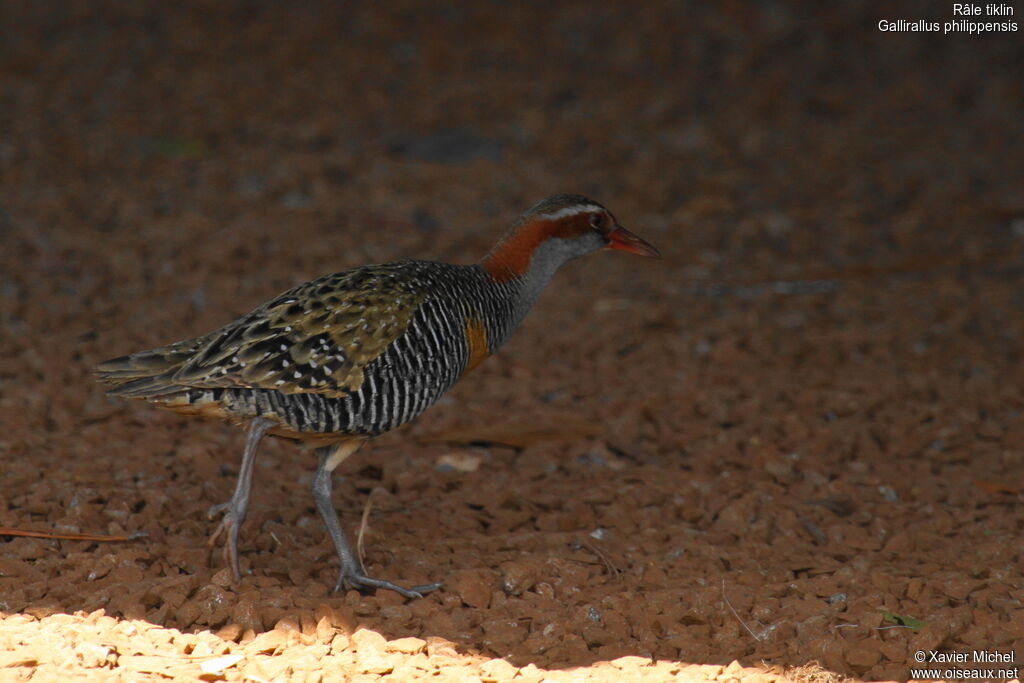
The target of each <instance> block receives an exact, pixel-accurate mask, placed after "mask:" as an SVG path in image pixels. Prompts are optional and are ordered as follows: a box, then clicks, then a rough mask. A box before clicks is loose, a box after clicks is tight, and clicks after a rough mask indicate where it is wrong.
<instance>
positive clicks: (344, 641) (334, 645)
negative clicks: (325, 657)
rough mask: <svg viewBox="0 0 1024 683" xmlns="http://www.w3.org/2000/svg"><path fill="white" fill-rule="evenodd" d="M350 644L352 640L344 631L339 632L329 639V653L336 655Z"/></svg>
mask: <svg viewBox="0 0 1024 683" xmlns="http://www.w3.org/2000/svg"><path fill="white" fill-rule="evenodd" d="M351 645H352V641H351V640H350V639H349V637H348V636H347V635H345V634H344V633H339V634H337V635H336V636H334V639H333V640H331V654H332V655H336V654H339V653H342V652H345V651H346V650H348V649H349V647H350V646H351Z"/></svg>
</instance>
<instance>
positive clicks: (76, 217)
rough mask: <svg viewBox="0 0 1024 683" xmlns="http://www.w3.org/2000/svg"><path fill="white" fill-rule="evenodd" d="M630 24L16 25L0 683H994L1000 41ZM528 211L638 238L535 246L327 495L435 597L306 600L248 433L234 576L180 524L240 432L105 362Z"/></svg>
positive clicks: (1011, 262) (1009, 60) (5, 248)
mask: <svg viewBox="0 0 1024 683" xmlns="http://www.w3.org/2000/svg"><path fill="white" fill-rule="evenodd" d="M637 5H638V3H629V2H607V3H600V4H599V5H595V4H594V3H584V2H564V3H558V4H557V5H556V6H554V7H550V6H548V5H547V4H542V3H508V4H497V3H490V2H478V3H464V4H446V5H445V6H444V7H443V8H440V7H432V6H429V5H425V4H422V3H413V2H388V3H380V4H375V5H372V6H357V7H350V6H347V5H344V4H341V3H327V2H324V3H313V2H309V3H303V4H302V5H301V8H286V7H285V6H284V5H283V4H273V3H259V2H245V3H243V2H234V1H231V2H228V1H218V2H212V1H210V2H206V1H195V2H186V3H161V2H155V1H151V2H150V1H146V2H142V1H140V2H133V3H115V2H109V3H104V2H81V3H64V2H57V1H56V0H53V1H49V2H5V3H3V4H2V5H0V10H2V13H3V14H2V16H3V24H4V26H5V28H6V30H5V32H4V33H5V35H4V37H3V40H2V41H0V70H2V71H0V73H2V75H3V78H2V81H0V124H2V130H3V132H4V135H3V136H2V137H0V245H2V249H0V464H2V467H0V483H2V485H0V525H2V526H3V527H7V528H4V529H0V539H2V541H0V542H2V546H0V678H2V679H4V680H22V679H24V680H56V679H61V680H68V679H73V678H81V679H88V680H115V681H120V680H126V681H127V680H133V681H134V680H166V679H167V678H172V679H185V680H194V679H196V678H203V679H205V680H220V679H226V680H229V681H242V680H251V681H276V680H300V681H301V680H310V681H316V680H321V679H322V680H343V679H345V680H365V681H372V680H378V679H380V678H384V679H387V680H418V679H421V678H422V679H426V678H429V679H431V680H467V681H470V680H484V681H506V680H511V679H512V678H513V677H515V679H516V680H517V681H540V680H542V679H546V680H551V681H577V680H598V681H600V680H608V681H622V680H637V681H657V680H684V681H690V680H693V681H710V680H721V681H726V680H751V681H765V682H767V681H774V680H795V681H806V682H822V683H824V682H831V681H840V680H843V679H845V678H847V677H849V678H853V679H859V680H868V679H870V680H878V679H891V680H905V679H907V678H908V677H909V676H910V675H911V671H910V669H911V667H912V666H914V657H915V654H916V653H917V652H925V653H928V652H932V651H936V652H939V651H941V652H953V653H962V652H968V653H969V652H971V651H972V650H981V651H986V652H1000V653H1007V652H1013V653H1014V654H1013V655H1012V659H1013V661H1012V662H1010V663H1007V664H1005V665H1004V666H1005V667H1007V668H1013V667H1019V666H1021V665H1022V663H1024V604H1022V600H1024V577H1022V573H1021V566H1022V559H1024V558H1022V556H1021V552H1022V546H1021V542H1020V537H1021V533H1022V530H1024V505H1022V503H1024V475H1022V474H1021V472H1022V468H1021V461H1022V454H1024V415H1022V412H1021V411H1022V410H1024V393H1022V387H1024V381H1022V380H1024V371H1022V365H1021V351H1022V341H1021V340H1022V338H1024V335H1022V332H1024V329H1022V328H1024V316H1022V310H1024V285H1022V283H1021V275H1022V273H1024V268H1022V265H1021V263H1022V261H1021V258H1022V256H1024V190H1022V188H1024V183H1022V181H1024V157H1022V155H1021V154H1020V150H1021V149H1022V143H1024V116H1022V109H1024V108H1022V104H1024V86H1022V83H1024V79H1022V78H1021V68H1020V64H1022V63H1024V49H1022V43H1021V41H1020V38H1019V35H1020V34H1019V33H1010V34H1003V35H1000V34H985V35H981V36H971V37H968V36H964V35H950V36H945V35H941V34H923V33H899V34H892V33H882V32H879V31H878V29H877V24H878V21H879V19H881V18H890V19H895V18H905V19H910V20H913V19H919V18H931V19H934V20H940V21H941V20H944V19H949V18H951V17H949V16H946V15H947V14H948V8H947V7H945V6H942V7H938V6H936V5H934V3H925V2H900V3H895V4H893V5H892V6H890V5H886V7H885V9H884V10H883V9H880V8H874V7H871V6H869V5H867V4H865V3H842V4H839V3H837V4H836V5H837V6H832V5H828V6H825V5H823V4H821V3H813V2H804V3H800V2H794V3H767V2H765V3H753V4H750V3H743V2H729V3H718V4H715V3H707V4H671V3H660V2H657V3H656V2H652V3H643V4H642V5H641V6H637ZM895 5H899V7H898V8H896V7H895ZM555 192H582V193H585V194H588V195H591V196H593V197H594V198H596V199H597V200H599V201H601V202H602V203H604V204H606V205H607V206H608V207H609V208H610V209H611V210H612V211H613V212H614V213H615V214H616V216H617V217H618V218H619V220H620V221H621V222H622V223H623V224H624V225H626V226H627V227H629V228H630V229H632V230H635V231H636V232H637V233H638V234H640V235H642V236H643V237H645V238H646V239H648V240H650V241H651V242H652V243H654V244H655V245H657V246H658V247H659V248H660V249H661V250H662V253H663V255H664V258H663V259H662V260H661V261H659V262H651V261H646V260H642V259H637V258H633V257H630V256H627V255H621V254H601V255H598V256H594V257H591V258H589V259H586V260H583V261H581V262H578V263H573V264H571V265H569V266H567V267H566V268H565V269H564V271H563V272H562V273H560V274H559V275H558V277H557V278H556V279H555V281H554V283H553V284H552V286H551V287H550V291H548V292H546V293H545V295H544V296H543V297H542V299H541V301H540V303H539V304H538V306H537V308H536V310H535V311H534V312H533V313H532V314H531V316H530V317H528V318H527V321H526V323H525V325H524V326H523V328H522V329H521V330H520V331H519V332H518V333H517V335H516V336H515V337H514V338H513V339H512V341H511V342H510V343H509V344H508V345H507V346H506V348H505V349H503V350H502V352H501V353H500V354H499V355H497V356H496V357H494V358H492V359H490V360H488V361H487V362H486V363H484V364H483V365H482V366H481V367H479V368H478V369H476V370H475V371H474V372H473V373H472V374H471V375H470V376H468V377H467V378H466V379H465V380H464V381H463V382H462V383H461V384H460V385H459V386H458V387H456V389H455V390H453V391H452V392H451V393H450V394H449V395H448V397H446V398H445V399H444V400H442V401H441V402H440V403H439V404H438V405H437V406H436V407H434V408H433V409H432V410H430V411H428V412H427V413H426V414H425V415H424V416H423V417H422V418H421V419H419V420H418V421H417V422H416V423H414V424H412V425H410V426H408V427H406V428H403V429H400V430H398V431H396V432H394V433H390V434H387V435H384V436H382V437H380V438H378V439H376V440H374V442H373V443H371V444H370V445H369V446H368V447H366V448H364V449H363V451H362V452H361V453H360V454H359V455H358V456H357V457H355V458H353V459H352V460H351V461H350V462H348V463H346V464H345V466H344V467H343V468H342V470H341V471H340V474H343V475H344V477H342V476H338V477H336V479H337V482H336V486H335V502H336V505H337V507H338V509H339V511H340V513H341V515H342V518H343V522H344V523H345V524H346V525H347V526H348V527H349V528H350V529H355V528H357V527H358V526H359V525H360V520H361V519H362V518H363V515H364V514H365V515H366V516H365V519H366V526H365V530H364V539H363V540H364V546H365V562H366V564H367V568H368V570H369V571H370V572H371V574H376V575H380V576H382V577H385V578H388V579H392V580H395V581H399V582H402V583H405V584H415V583H424V582H427V581H430V580H441V581H443V582H444V586H443V588H442V589H441V590H439V591H437V592H436V593H433V594H430V595H428V596H427V597H424V598H423V599H421V600H415V601H405V600H403V599H401V598H400V597H399V596H397V595H395V594H390V593H380V594H377V595H360V594H358V593H356V592H354V591H350V592H348V593H344V594H334V593H332V591H331V589H332V587H333V583H334V580H335V577H336V572H337V566H336V560H335V558H334V554H333V551H332V548H331V545H330V541H329V539H328V538H327V536H326V533H325V530H324V529H323V527H322V525H321V524H320V521H319V519H318V518H317V516H316V513H315V511H314V508H313V502H312V499H311V497H310V496H309V494H308V485H309V481H310V478H311V476H312V472H313V468H314V461H313V457H312V454H311V453H310V452H308V451H304V450H302V449H300V448H299V447H297V446H296V444H294V443H291V442H286V441H280V440H274V439H270V440H267V441H265V442H264V445H263V447H262V450H261V457H260V459H259V460H258V461H257V467H256V487H255V497H254V501H253V506H252V508H251V513H250V517H249V520H248V521H247V523H246V526H245V528H244V529H243V531H242V540H241V551H242V557H241V561H242V570H243V575H244V576H243V579H242V581H241V583H240V584H239V585H237V586H236V585H233V584H232V583H231V580H230V575H229V573H228V572H227V570H226V569H225V568H224V566H223V560H222V558H221V556H220V553H219V552H218V551H211V550H210V549H208V547H207V545H206V539H207V537H208V535H209V534H210V532H211V531H212V530H213V526H214V525H213V524H212V523H211V522H210V521H209V520H208V519H207V517H206V510H207V508H209V507H210V506H211V505H213V504H215V503H219V502H222V501H224V500H225V499H226V498H227V497H228V496H229V495H230V491H231V488H232V486H233V483H234V477H235V474H236V472H237V468H238V465H239V460H240V455H241V445H242V432H241V430H240V429H238V428H235V427H230V426H227V425H224V424H221V423H216V422H205V421H201V420H189V419H186V418H183V417H180V416H177V415H173V414H168V413H163V412H160V411H158V410H156V409H153V408H151V407H149V406H146V405H141V404H136V403H131V404H129V403H126V402H123V401H117V400H113V399H108V398H107V397H106V396H105V395H104V394H103V391H102V388H101V387H100V386H98V385H96V384H95V383H94V382H93V380H92V377H91V367H92V366H93V365H94V364H95V363H96V362H98V361H101V360H104V359H106V358H109V357H112V356H116V355H120V354H124V353H128V352H131V351H134V350H138V349H142V348H150V347H153V346H156V345H159V344H163V343H167V342H170V341H174V340H177V339H181V338H185V337H189V336H194V335H197V334H201V333H203V332H206V331H208V330H210V329H213V328H214V327H216V326H219V325H221V324H223V323H225V322H227V321H229V320H231V319H233V318H234V317H236V316H238V315H240V314H243V313H245V312H247V311H248V310H250V309H251V308H253V307H255V306H256V305H258V304H260V303H261V302H263V301H264V300H266V299H268V298H270V297H271V296H273V295H274V294H277V293H278V292H280V291H282V290H284V289H286V288H288V287H290V286H292V285H294V284H297V283H299V282H302V281H304V280H306V279H309V278H312V277H314V276H317V275H320V274H323V273H328V272H333V271H337V270H342V269H344V268H347V267H351V266H355V265H360V264H363V263H370V262H381V261H388V260H395V259H400V258H426V259H435V260H446V261H448V260H450V261H456V262H472V261H473V260H475V259H477V258H479V257H480V256H482V255H483V253H484V252H486V250H487V249H488V248H489V247H490V246H491V244H492V243H493V242H494V241H495V240H496V239H497V237H498V236H499V235H500V234H501V233H502V232H503V231H504V230H505V228H506V227H507V225H508V224H509V223H510V222H511V221H512V220H513V219H514V218H515V216H516V215H517V214H518V213H519V212H521V211H522V210H524V209H525V208H526V207H527V206H529V205H530V204H531V203H533V202H534V201H537V200H538V199H541V198H543V197H545V196H547V195H549V194H552V193H555ZM368 501H369V502H368ZM26 531H31V532H36V533H39V534H42V535H44V536H45V535H47V534H64V535H67V534H74V533H88V534H101V535H111V536H114V537H123V536H128V537H129V539H128V540H121V541H112V542H108V541H89V540H67V539H53V538H38V537H27V536H24V535H20V532H26ZM15 532H19V533H15ZM1011 675H1012V674H1011Z"/></svg>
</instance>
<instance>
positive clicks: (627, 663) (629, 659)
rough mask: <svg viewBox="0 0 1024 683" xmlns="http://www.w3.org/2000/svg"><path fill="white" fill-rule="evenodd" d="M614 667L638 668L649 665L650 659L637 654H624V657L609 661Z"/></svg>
mask: <svg viewBox="0 0 1024 683" xmlns="http://www.w3.org/2000/svg"><path fill="white" fill-rule="evenodd" d="M609 664H611V665H612V666H614V667H615V668H616V669H638V668H640V667H643V666H650V665H651V660H650V658H648V657H640V656H637V655H626V656H625V657H619V658H618V659H613V660H612V661H611V662H609Z"/></svg>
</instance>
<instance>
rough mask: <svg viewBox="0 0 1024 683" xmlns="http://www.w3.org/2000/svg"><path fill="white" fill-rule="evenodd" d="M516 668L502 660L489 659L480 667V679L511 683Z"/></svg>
mask: <svg viewBox="0 0 1024 683" xmlns="http://www.w3.org/2000/svg"><path fill="white" fill-rule="evenodd" d="M515 675H516V668H515V667H514V666H512V665H511V664H509V663H508V662H506V661H505V660H504V659H491V660H489V661H486V662H484V663H483V664H481V665H480V678H481V679H482V680H484V681H488V682H491V681H511V680H512V679H513V678H514V677H515Z"/></svg>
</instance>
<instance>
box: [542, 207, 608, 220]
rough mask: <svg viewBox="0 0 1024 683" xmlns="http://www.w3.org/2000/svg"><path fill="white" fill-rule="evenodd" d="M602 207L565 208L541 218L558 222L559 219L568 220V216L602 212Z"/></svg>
mask: <svg viewBox="0 0 1024 683" xmlns="http://www.w3.org/2000/svg"><path fill="white" fill-rule="evenodd" d="M601 210H602V209H601V207H600V206H594V205H593V204H576V205H574V206H566V207H565V208H562V209H559V210H558V211H555V212H554V213H542V214H541V215H540V218H542V219H543V220H546V221H557V220H558V219H559V218H567V217H568V216H578V215H579V214H581V213H593V212H595V211H601Z"/></svg>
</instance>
